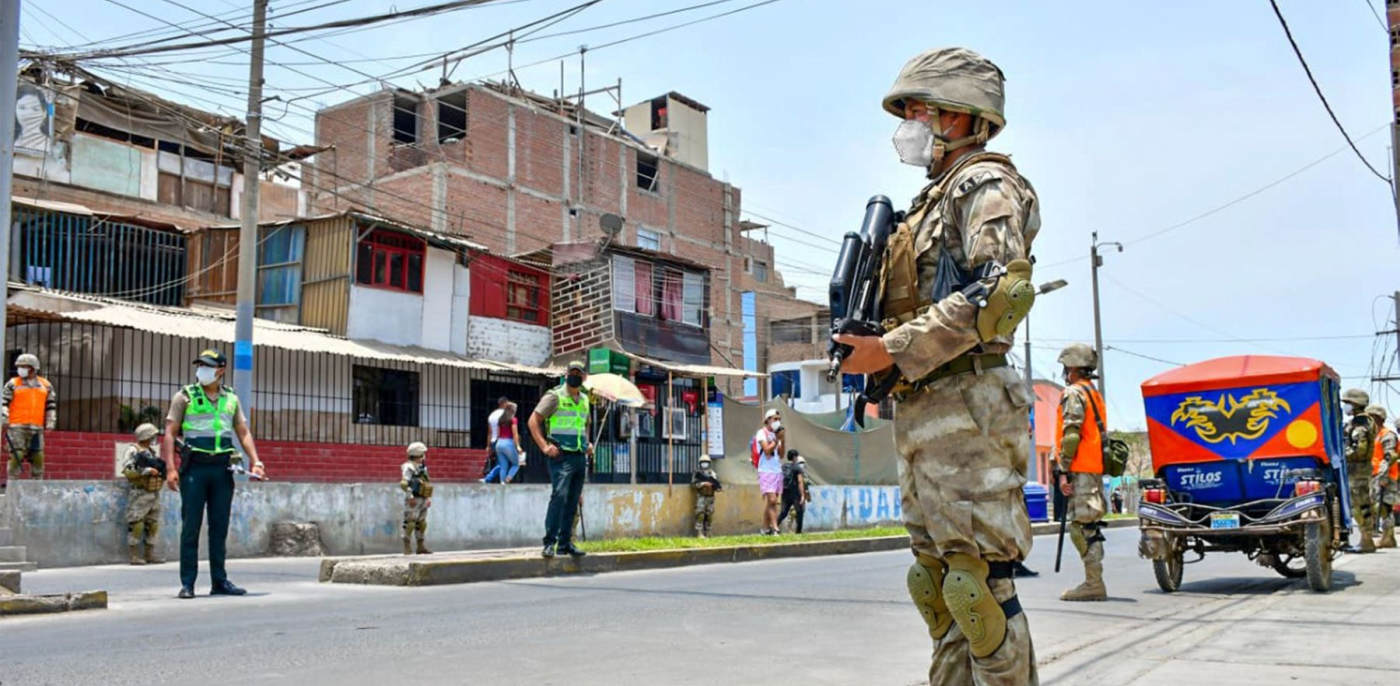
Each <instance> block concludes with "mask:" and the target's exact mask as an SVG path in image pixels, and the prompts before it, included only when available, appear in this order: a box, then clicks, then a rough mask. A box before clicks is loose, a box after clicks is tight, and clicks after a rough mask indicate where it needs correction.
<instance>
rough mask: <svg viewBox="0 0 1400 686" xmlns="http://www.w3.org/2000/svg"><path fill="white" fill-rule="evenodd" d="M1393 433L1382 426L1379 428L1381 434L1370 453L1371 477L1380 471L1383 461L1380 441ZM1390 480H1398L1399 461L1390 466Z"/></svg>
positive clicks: (1382, 448)
mask: <svg viewBox="0 0 1400 686" xmlns="http://www.w3.org/2000/svg"><path fill="white" fill-rule="evenodd" d="M1394 433H1395V432H1393V431H1391V430H1390V429H1388V428H1386V427H1385V426H1384V425H1382V426H1381V432H1380V434H1379V435H1377V436H1376V449H1375V450H1374V451H1373V452H1372V453H1371V476H1375V475H1376V473H1377V472H1379V471H1380V470H1381V463H1382V462H1384V461H1385V457H1386V455H1385V448H1384V447H1383V446H1382V445H1381V439H1382V438H1385V437H1386V436H1389V435H1392V434H1394ZM1390 478H1391V479H1400V460H1396V461H1395V462H1394V463H1392V464H1391V465H1390Z"/></svg>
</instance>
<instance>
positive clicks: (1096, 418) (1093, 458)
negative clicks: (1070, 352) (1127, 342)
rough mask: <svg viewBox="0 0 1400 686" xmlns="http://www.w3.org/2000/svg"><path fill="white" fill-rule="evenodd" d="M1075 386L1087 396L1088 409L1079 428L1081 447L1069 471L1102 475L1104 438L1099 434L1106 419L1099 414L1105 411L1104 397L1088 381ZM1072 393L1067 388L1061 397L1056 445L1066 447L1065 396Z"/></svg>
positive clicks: (1056, 419)
mask: <svg viewBox="0 0 1400 686" xmlns="http://www.w3.org/2000/svg"><path fill="white" fill-rule="evenodd" d="M1074 385H1075V386H1078V387H1079V390H1080V391H1082V392H1083V393H1084V394H1085V396H1087V397H1086V401H1087V404H1088V407H1086V408H1084V422H1083V424H1082V425H1081V426H1080V427H1079V447H1078V448H1077V449H1076V450H1075V453H1074V457H1073V458H1071V459H1070V463H1069V470H1070V471H1071V472H1083V473H1085V474H1102V473H1103V436H1101V435H1100V434H1099V422H1102V421H1103V420H1104V418H1103V416H1101V415H1099V412H1102V411H1103V396H1102V395H1100V394H1099V391H1098V389H1096V388H1094V385H1093V384H1091V383H1089V382H1088V381H1079V382H1076V383H1075V384H1074ZM1070 392H1071V391H1070V389H1069V388H1066V389H1065V390H1064V391H1063V392H1062V393H1061V395H1060V409H1059V411H1058V413H1057V414H1056V416H1055V445H1064V438H1065V395H1066V394H1068V393H1070Z"/></svg>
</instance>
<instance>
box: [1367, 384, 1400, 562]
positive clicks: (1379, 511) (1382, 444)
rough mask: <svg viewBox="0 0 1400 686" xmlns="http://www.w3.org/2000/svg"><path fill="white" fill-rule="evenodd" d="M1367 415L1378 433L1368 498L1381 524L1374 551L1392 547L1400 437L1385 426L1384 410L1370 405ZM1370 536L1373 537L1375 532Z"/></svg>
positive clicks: (1399, 471)
mask: <svg viewBox="0 0 1400 686" xmlns="http://www.w3.org/2000/svg"><path fill="white" fill-rule="evenodd" d="M1366 414H1369V415H1371V417H1372V418H1373V419H1375V420H1376V425H1377V426H1379V427H1380V432H1379V433H1377V434H1376V448H1375V452H1373V453H1372V454H1371V498H1372V501H1373V502H1375V503H1376V517H1377V519H1379V520H1380V529H1381V540H1380V542H1379V543H1377V544H1376V547H1377V548H1394V547H1395V513H1394V511H1393V508H1394V507H1395V503H1396V502H1400V500H1397V498H1396V496H1397V495H1400V493H1397V491H1396V481H1397V477H1400V436H1396V434H1395V432H1394V431H1391V430H1390V427H1388V426H1386V425H1385V419H1386V416H1385V415H1386V413H1385V408H1384V407H1381V406H1380V405H1369V406H1367V407H1366ZM1371 533H1373V534H1374V533H1375V532H1374V531H1373V532H1371Z"/></svg>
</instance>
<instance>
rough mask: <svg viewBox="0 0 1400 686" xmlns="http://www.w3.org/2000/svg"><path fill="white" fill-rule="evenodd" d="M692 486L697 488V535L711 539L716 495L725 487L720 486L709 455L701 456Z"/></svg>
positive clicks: (692, 479)
mask: <svg viewBox="0 0 1400 686" xmlns="http://www.w3.org/2000/svg"><path fill="white" fill-rule="evenodd" d="M690 484H691V486H693V487H694V488H695V535H696V536H699V537H700V538H709V537H710V521H711V520H712V519H714V516H715V493H717V492H719V490H720V489H722V488H724V487H723V486H721V485H720V483H719V476H717V475H716V474H715V470H714V469H712V468H710V458H709V456H708V455H706V456H701V458H700V468H699V469H697V470H695V475H694V476H692V477H691V479H690Z"/></svg>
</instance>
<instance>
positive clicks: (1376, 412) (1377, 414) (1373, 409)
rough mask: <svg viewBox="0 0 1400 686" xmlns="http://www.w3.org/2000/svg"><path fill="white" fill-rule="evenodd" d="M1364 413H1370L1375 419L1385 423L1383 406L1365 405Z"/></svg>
mask: <svg viewBox="0 0 1400 686" xmlns="http://www.w3.org/2000/svg"><path fill="white" fill-rule="evenodd" d="M1366 414H1369V415H1371V416H1372V417H1374V418H1375V419H1376V421H1378V422H1380V423H1382V424H1384V423H1385V418H1386V417H1385V408H1384V407H1381V406H1380V405H1367V406H1366Z"/></svg>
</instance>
